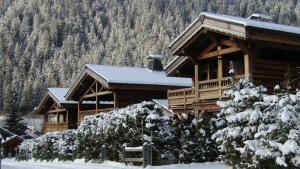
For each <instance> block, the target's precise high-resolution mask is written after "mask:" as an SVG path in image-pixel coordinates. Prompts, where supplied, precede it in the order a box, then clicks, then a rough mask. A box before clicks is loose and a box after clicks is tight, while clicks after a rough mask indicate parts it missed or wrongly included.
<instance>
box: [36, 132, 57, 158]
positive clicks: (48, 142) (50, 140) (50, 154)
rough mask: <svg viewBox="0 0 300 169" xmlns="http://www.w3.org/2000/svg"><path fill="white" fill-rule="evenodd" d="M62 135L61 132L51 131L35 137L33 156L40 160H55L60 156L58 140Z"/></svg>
mask: <svg viewBox="0 0 300 169" xmlns="http://www.w3.org/2000/svg"><path fill="white" fill-rule="evenodd" d="M61 137H62V133H61V132H49V133H46V134H45V135H43V136H41V137H38V138H36V139H35V144H34V147H33V150H32V157H33V158H34V159H36V160H37V159H39V160H47V161H50V160H54V159H56V158H57V157H58V152H59V146H58V141H59V139H60V138H61Z"/></svg>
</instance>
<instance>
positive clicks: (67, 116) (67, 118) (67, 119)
mask: <svg viewBox="0 0 300 169" xmlns="http://www.w3.org/2000/svg"><path fill="white" fill-rule="evenodd" d="M66 123H67V129H69V128H71V125H69V111H68V109H67V115H66Z"/></svg>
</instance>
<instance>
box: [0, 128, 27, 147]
mask: <svg viewBox="0 0 300 169" xmlns="http://www.w3.org/2000/svg"><path fill="white" fill-rule="evenodd" d="M3 133H5V134H6V135H7V136H8V137H6V138H3V142H2V143H5V142H8V141H9V140H11V139H13V138H15V137H17V138H19V139H21V140H24V138H22V137H21V136H18V135H16V134H15V133H12V132H11V131H9V130H7V129H5V128H3V127H0V135H1V137H2V135H3Z"/></svg>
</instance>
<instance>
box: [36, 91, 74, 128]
mask: <svg viewBox="0 0 300 169" xmlns="http://www.w3.org/2000/svg"><path fill="white" fill-rule="evenodd" d="M67 90H68V89H67V88H49V89H48V92H47V93H46V95H45V96H44V98H43V99H42V101H41V102H40V104H39V105H38V107H37V109H36V112H37V114H43V115H44V131H45V132H51V131H64V130H66V129H75V128H77V124H76V122H77V102H74V101H66V100H65V99H64V98H63V96H64V95H65V93H66V91H67Z"/></svg>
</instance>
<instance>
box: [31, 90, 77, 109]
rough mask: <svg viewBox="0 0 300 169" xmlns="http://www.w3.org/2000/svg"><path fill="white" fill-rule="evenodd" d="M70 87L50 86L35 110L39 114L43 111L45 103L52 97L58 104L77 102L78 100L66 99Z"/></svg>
mask: <svg viewBox="0 0 300 169" xmlns="http://www.w3.org/2000/svg"><path fill="white" fill-rule="evenodd" d="M68 89H69V88H48V89H47V92H46V94H45V95H44V97H43V98H42V100H41V101H40V104H39V105H38V106H37V107H36V109H35V112H37V113H38V114H39V113H40V111H42V110H43V109H44V108H45V106H44V104H45V103H46V102H47V100H49V98H51V99H52V100H53V101H54V102H55V103H56V104H58V105H61V104H77V102H76V101H68V100H66V99H65V97H64V96H65V94H66V92H67V91H68Z"/></svg>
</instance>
